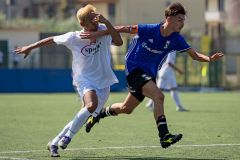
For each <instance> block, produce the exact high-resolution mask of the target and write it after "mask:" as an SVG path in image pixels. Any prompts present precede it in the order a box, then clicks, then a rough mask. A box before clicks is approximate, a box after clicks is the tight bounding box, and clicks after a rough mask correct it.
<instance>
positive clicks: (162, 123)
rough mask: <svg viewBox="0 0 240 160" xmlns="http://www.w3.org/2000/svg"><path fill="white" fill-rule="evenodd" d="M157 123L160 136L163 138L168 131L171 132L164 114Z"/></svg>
mask: <svg viewBox="0 0 240 160" xmlns="http://www.w3.org/2000/svg"><path fill="white" fill-rule="evenodd" d="M156 123H157V127H158V136H159V137H160V138H161V139H162V138H163V137H164V136H165V135H166V134H167V133H169V131H168V127H167V121H166V117H165V116H164V115H161V116H159V117H158V120H157V122H156Z"/></svg>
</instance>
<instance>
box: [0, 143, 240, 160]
mask: <svg viewBox="0 0 240 160" xmlns="http://www.w3.org/2000/svg"><path fill="white" fill-rule="evenodd" d="M226 146H240V144H193V145H174V146H171V147H174V148H183V147H226ZM140 148H161V147H160V146H119V147H99V148H95V147H93V148H91V147H90V148H70V149H66V150H67V151H77V150H104V149H140ZM46 151H48V150H25V151H0V154H12V153H33V152H46ZM0 159H2V158H1V157H0Z"/></svg>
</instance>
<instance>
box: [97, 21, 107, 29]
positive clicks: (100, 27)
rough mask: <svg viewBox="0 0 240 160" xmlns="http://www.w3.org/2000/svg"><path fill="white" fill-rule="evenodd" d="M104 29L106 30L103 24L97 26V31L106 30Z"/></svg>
mask: <svg viewBox="0 0 240 160" xmlns="http://www.w3.org/2000/svg"><path fill="white" fill-rule="evenodd" d="M106 29H107V27H106V25H105V24H102V23H99V24H98V30H106Z"/></svg>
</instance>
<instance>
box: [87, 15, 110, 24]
mask: <svg viewBox="0 0 240 160" xmlns="http://www.w3.org/2000/svg"><path fill="white" fill-rule="evenodd" d="M89 16H90V18H91V19H92V20H91V22H92V23H94V24H96V23H98V22H100V23H104V24H105V23H107V22H108V20H107V19H106V18H105V17H104V16H103V15H102V14H100V13H94V12H92V13H90V15H89Z"/></svg>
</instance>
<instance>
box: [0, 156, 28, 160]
mask: <svg viewBox="0 0 240 160" xmlns="http://www.w3.org/2000/svg"><path fill="white" fill-rule="evenodd" d="M0 159H9V160H31V159H27V158H14V157H2V156H0Z"/></svg>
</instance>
